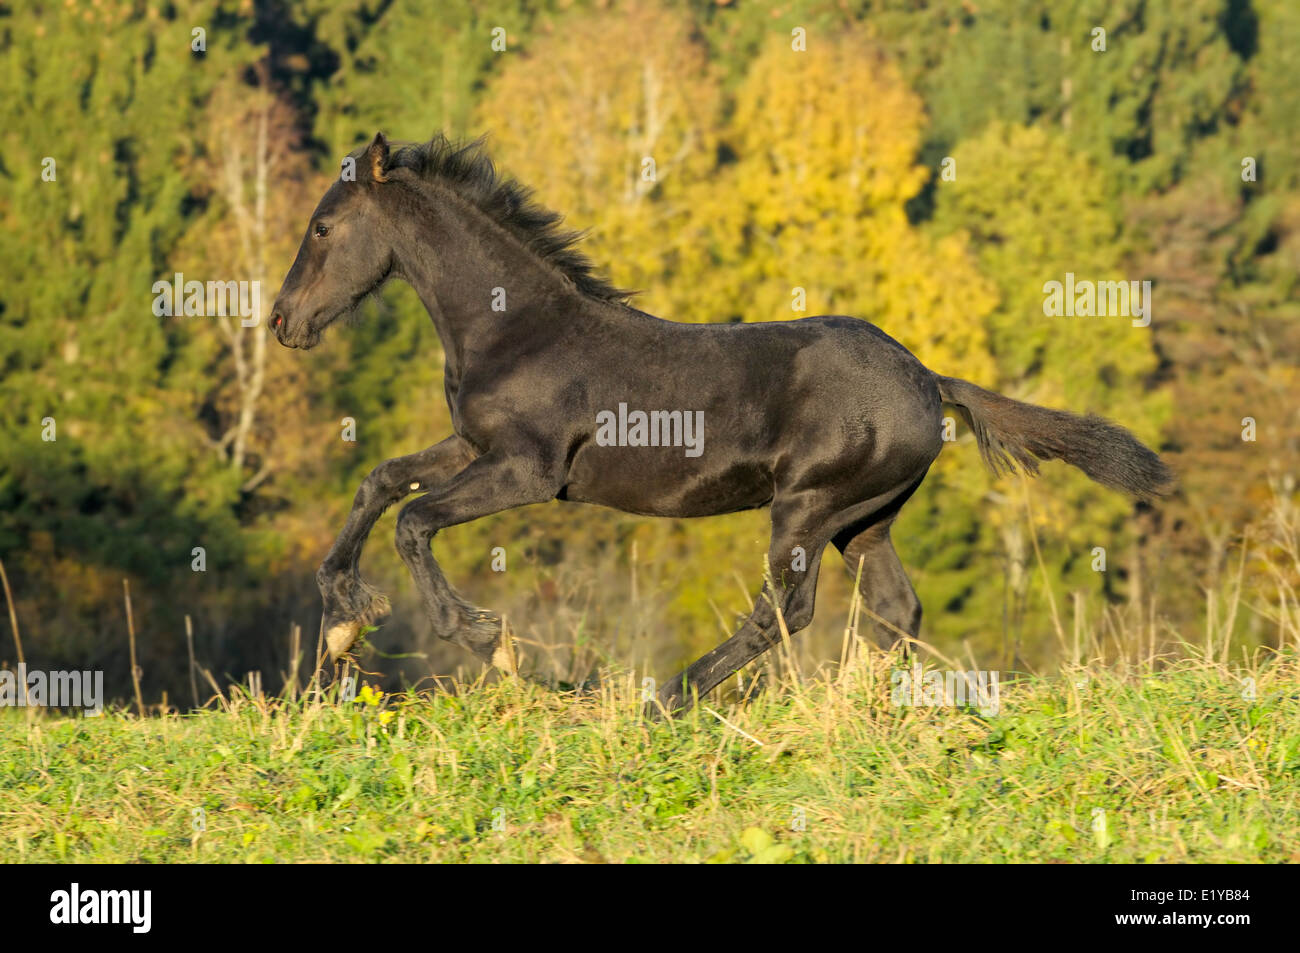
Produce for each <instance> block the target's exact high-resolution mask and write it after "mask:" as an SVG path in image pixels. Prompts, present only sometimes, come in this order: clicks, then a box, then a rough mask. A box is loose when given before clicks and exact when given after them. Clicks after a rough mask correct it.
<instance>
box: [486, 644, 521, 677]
mask: <svg viewBox="0 0 1300 953" xmlns="http://www.w3.org/2000/svg"><path fill="white" fill-rule="evenodd" d="M492 664H493V665H495V666H496V667H497V668H499V669H501V671H503V672H505V673H506V674H507V675H517V674H518V672H517V671H516V669H515V653H514V646H513V645H512V644H511V639H510V637H509V636H503V637H502V639H501V644H500V645H498V646H497V647H496V651H495V652H493V653H492Z"/></svg>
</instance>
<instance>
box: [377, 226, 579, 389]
mask: <svg viewBox="0 0 1300 953" xmlns="http://www.w3.org/2000/svg"><path fill="white" fill-rule="evenodd" d="M421 204H422V205H423V206H424V207H422V208H419V210H418V218H417V220H416V221H414V222H413V225H412V227H411V228H409V229H408V230H407V232H406V241H405V243H404V251H403V252H402V253H401V256H400V257H401V261H400V265H401V270H402V272H403V274H404V275H405V276H406V278H407V280H408V281H409V282H410V283H411V285H412V286H413V287H414V288H415V291H416V293H417V294H418V295H419V296H420V300H421V301H422V302H423V303H424V307H425V310H427V311H428V312H429V316H430V318H432V319H433V323H434V327H435V328H436V329H437V331H438V336H439V337H440V338H441V339H442V345H443V349H444V350H445V351H446V353H447V363H448V369H449V371H451V372H453V373H455V374H456V375H457V376H459V375H460V374H461V373H462V371H463V370H464V362H465V360H467V353H468V351H469V350H471V349H472V350H473V351H474V352H478V353H484V352H489V351H493V350H496V349H497V348H499V347H502V346H506V345H508V342H509V341H510V340H511V339H516V340H518V339H521V338H523V337H525V336H526V335H525V332H526V330H528V329H526V328H524V327H523V326H522V322H523V321H525V320H527V321H530V322H545V321H557V322H558V321H561V320H565V319H566V318H568V319H574V318H576V317H577V315H576V314H570V315H560V314H552V313H551V312H552V311H553V310H554V303H555V302H556V301H563V300H565V299H573V298H577V296H576V295H575V294H574V293H573V292H572V290H571V289H570V288H569V287H567V285H566V282H565V279H564V278H563V277H562V276H560V275H559V274H558V273H557V272H556V271H555V270H554V269H553V268H551V267H550V266H549V265H547V264H546V263H545V262H543V261H542V260H540V259H539V258H537V256H536V255H535V254H534V253H533V252H532V251H531V250H530V249H528V248H527V247H526V246H525V245H524V243H523V242H522V241H520V240H519V239H516V238H514V237H513V236H511V235H509V234H507V233H505V232H504V230H503V229H502V228H501V227H500V226H498V225H497V224H496V223H494V222H492V221H490V220H489V219H488V217H487V216H486V214H485V213H483V212H480V211H479V210H478V209H475V208H472V207H469V206H468V205H466V204H465V203H463V202H459V201H450V202H445V203H443V202H436V201H435V202H428V203H421ZM577 304H578V306H579V309H580V310H585V309H581V301H578V302H577Z"/></svg>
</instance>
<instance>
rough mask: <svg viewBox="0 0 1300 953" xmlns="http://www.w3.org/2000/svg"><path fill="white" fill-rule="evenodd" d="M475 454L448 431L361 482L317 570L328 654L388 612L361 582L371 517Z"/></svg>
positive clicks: (447, 475) (335, 654) (434, 483)
mask: <svg viewBox="0 0 1300 953" xmlns="http://www.w3.org/2000/svg"><path fill="white" fill-rule="evenodd" d="M474 456H475V453H474V450H473V449H472V448H471V447H470V446H469V444H467V443H466V442H465V441H464V440H462V439H461V438H460V437H454V436H453V437H448V438H447V439H446V440H443V441H442V442H440V443H437V444H434V445H433V446H432V447H429V448H428V449H427V450H421V451H420V452H419V453H413V454H410V455H409V456H405V457H396V458H394V459H392V460H387V461H385V462H383V463H381V464H380V465H379V466H377V467H375V468H374V469H373V470H371V471H370V474H369V476H367V477H366V478H365V479H364V480H363V481H362V482H361V486H360V488H359V489H358V490H357V495H356V497H355V499H353V501H352V511H351V512H350V513H349V514H348V519H347V522H346V523H345V524H344V526H343V530H342V532H340V533H339V536H338V539H336V540H335V541H334V545H333V546H332V547H331V548H330V551H329V555H327V556H326V557H325V561H324V562H323V563H321V566H320V569H318V570H317V571H316V584H317V585H318V586H319V587H320V593H321V601H322V603H323V606H324V629H325V634H326V636H325V637H326V644H327V646H328V647H329V652H330V657H331V658H333V659H338V658H339V657H340V656H341V655H342V654H343V653H344V652H346V651H347V650H348V649H349V648H350V647H351V646H352V643H353V642H355V641H356V640H357V637H358V636H359V635H360V634H361V630H362V628H364V627H365V626H367V625H370V624H372V623H374V622H377V621H378V620H379V619H382V618H383V617H384V616H386V615H388V612H389V605H388V599H387V597H386V596H384V594H383V593H381V592H379V591H378V590H377V589H374V588H372V587H371V586H368V585H366V584H365V583H364V582H363V581H362V580H361V572H360V569H359V561H360V559H361V550H362V547H364V546H365V543H366V538H367V537H368V536H369V535H370V530H371V529H372V528H373V527H374V525H375V522H376V521H377V520H378V519H379V517H380V516H382V515H383V513H384V511H385V510H386V509H388V507H390V506H392V505H393V504H394V503H396V502H397V501H398V500H401V499H403V498H404V497H406V496H407V495H409V494H411V493H420V492H425V491H428V490H429V489H432V488H436V487H438V486H440V485H442V484H444V483H446V482H447V481H448V480H450V479H451V478H452V477H453V476H455V475H456V474H457V473H459V472H460V471H461V470H463V469H465V467H466V466H467V465H468V464H469V463H470V461H472V460H473V459H474Z"/></svg>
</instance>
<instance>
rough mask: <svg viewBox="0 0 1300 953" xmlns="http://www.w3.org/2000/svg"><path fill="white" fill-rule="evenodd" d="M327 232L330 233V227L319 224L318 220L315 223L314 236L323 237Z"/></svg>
mask: <svg viewBox="0 0 1300 953" xmlns="http://www.w3.org/2000/svg"><path fill="white" fill-rule="evenodd" d="M329 233H330V227H329V226H328V225H322V224H320V223H319V222H318V223H317V224H316V237H317V238H324V237H325V236H326V235H328V234H329Z"/></svg>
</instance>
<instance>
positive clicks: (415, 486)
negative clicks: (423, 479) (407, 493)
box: [411, 481, 420, 490]
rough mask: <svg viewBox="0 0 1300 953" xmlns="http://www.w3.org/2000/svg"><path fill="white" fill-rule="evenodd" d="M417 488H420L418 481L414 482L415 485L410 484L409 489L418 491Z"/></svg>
mask: <svg viewBox="0 0 1300 953" xmlns="http://www.w3.org/2000/svg"><path fill="white" fill-rule="evenodd" d="M419 488H420V484H419V481H416V482H415V483H412V484H411V489H412V490H418V489H419Z"/></svg>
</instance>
